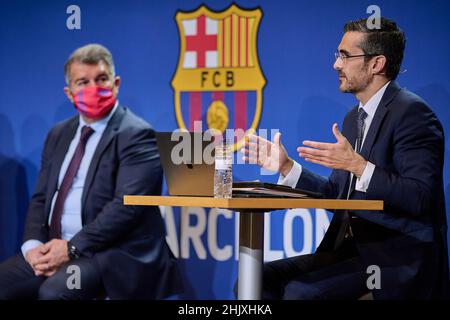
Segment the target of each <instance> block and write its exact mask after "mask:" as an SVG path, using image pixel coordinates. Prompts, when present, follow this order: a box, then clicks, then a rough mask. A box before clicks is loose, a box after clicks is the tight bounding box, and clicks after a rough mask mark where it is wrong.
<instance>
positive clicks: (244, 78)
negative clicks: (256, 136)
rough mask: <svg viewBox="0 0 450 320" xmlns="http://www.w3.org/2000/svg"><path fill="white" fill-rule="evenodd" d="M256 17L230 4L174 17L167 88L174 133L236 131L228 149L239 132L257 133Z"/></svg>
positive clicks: (258, 16)
mask: <svg viewBox="0 0 450 320" xmlns="http://www.w3.org/2000/svg"><path fill="white" fill-rule="evenodd" d="M261 15H262V14H261V10H260V9H254V10H244V9H241V8H239V7H238V6H236V5H232V6H230V7H229V8H228V9H227V10H225V11H223V12H213V11H211V10H209V9H208V8H206V7H205V6H202V7H200V8H199V9H197V10H195V11H192V12H181V11H180V12H178V13H177V15H176V21H177V25H178V30H179V33H180V55H179V60H178V66H177V70H176V72H175V75H174V77H173V79H172V87H173V89H174V92H175V95H174V96H175V115H176V119H177V123H178V127H179V128H180V129H186V130H189V131H205V130H207V129H217V130H219V131H220V132H225V130H226V129H238V130H236V131H235V132H236V133H237V136H235V145H234V150H236V149H237V148H239V147H240V146H241V145H242V143H243V136H244V133H245V132H248V131H255V130H256V129H257V127H258V124H259V120H260V117H261V110H262V90H263V88H264V85H265V83H266V80H265V78H264V76H263V73H262V70H261V67H260V65H259V60H258V54H257V43H256V41H257V39H258V36H257V35H258V34H257V33H258V27H259V23H260V20H261Z"/></svg>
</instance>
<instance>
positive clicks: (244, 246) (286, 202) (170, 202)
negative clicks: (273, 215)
mask: <svg viewBox="0 0 450 320" xmlns="http://www.w3.org/2000/svg"><path fill="white" fill-rule="evenodd" d="M124 204H125V205H142V206H175V207H205V208H223V209H229V210H233V211H238V212H239V260H238V264H239V269H238V299H239V300H259V299H261V294H262V276H263V274H262V273H263V252H264V250H263V249H264V248H263V245H264V212H267V211H271V210H279V209H292V208H305V209H312V208H321V209H337V210H346V209H347V210H383V201H379V200H337V199H310V198H308V199H290V198H289V199H286V198H232V199H216V198H213V197H181V196H180V197H174V196H138V195H126V196H124Z"/></svg>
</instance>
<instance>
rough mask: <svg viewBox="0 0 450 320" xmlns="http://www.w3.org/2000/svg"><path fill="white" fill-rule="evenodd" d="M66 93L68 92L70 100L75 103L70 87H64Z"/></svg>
mask: <svg viewBox="0 0 450 320" xmlns="http://www.w3.org/2000/svg"><path fill="white" fill-rule="evenodd" d="M64 93H65V94H66V96H67V98H68V99H69V100H70V102H72V103H74V101H73V97H72V93H71V92H70V89H69V87H64Z"/></svg>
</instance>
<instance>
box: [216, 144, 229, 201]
mask: <svg viewBox="0 0 450 320" xmlns="http://www.w3.org/2000/svg"><path fill="white" fill-rule="evenodd" d="M232 163H233V153H232V148H231V143H230V142H228V141H227V140H226V139H223V140H222V141H221V142H220V143H219V144H218V145H217V146H216V147H215V173H214V198H227V199H229V198H231V193H232V188H233V172H232Z"/></svg>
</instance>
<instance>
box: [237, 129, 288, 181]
mask: <svg viewBox="0 0 450 320" xmlns="http://www.w3.org/2000/svg"><path fill="white" fill-rule="evenodd" d="M241 151H242V152H243V153H244V156H243V160H244V161H245V162H248V163H254V164H257V165H259V166H260V167H262V168H264V169H267V170H270V171H275V172H280V173H281V174H282V175H284V176H286V175H287V174H288V173H289V171H291V168H292V166H293V164H294V162H293V161H292V159H291V158H289V156H288V154H287V152H286V149H285V148H284V146H283V145H282V144H281V133H279V132H277V133H276V134H275V136H274V138H273V142H270V141H268V140H266V139H264V138H261V137H259V136H257V135H247V136H246V137H245V145H244V147H243V148H242V149H241Z"/></svg>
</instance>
